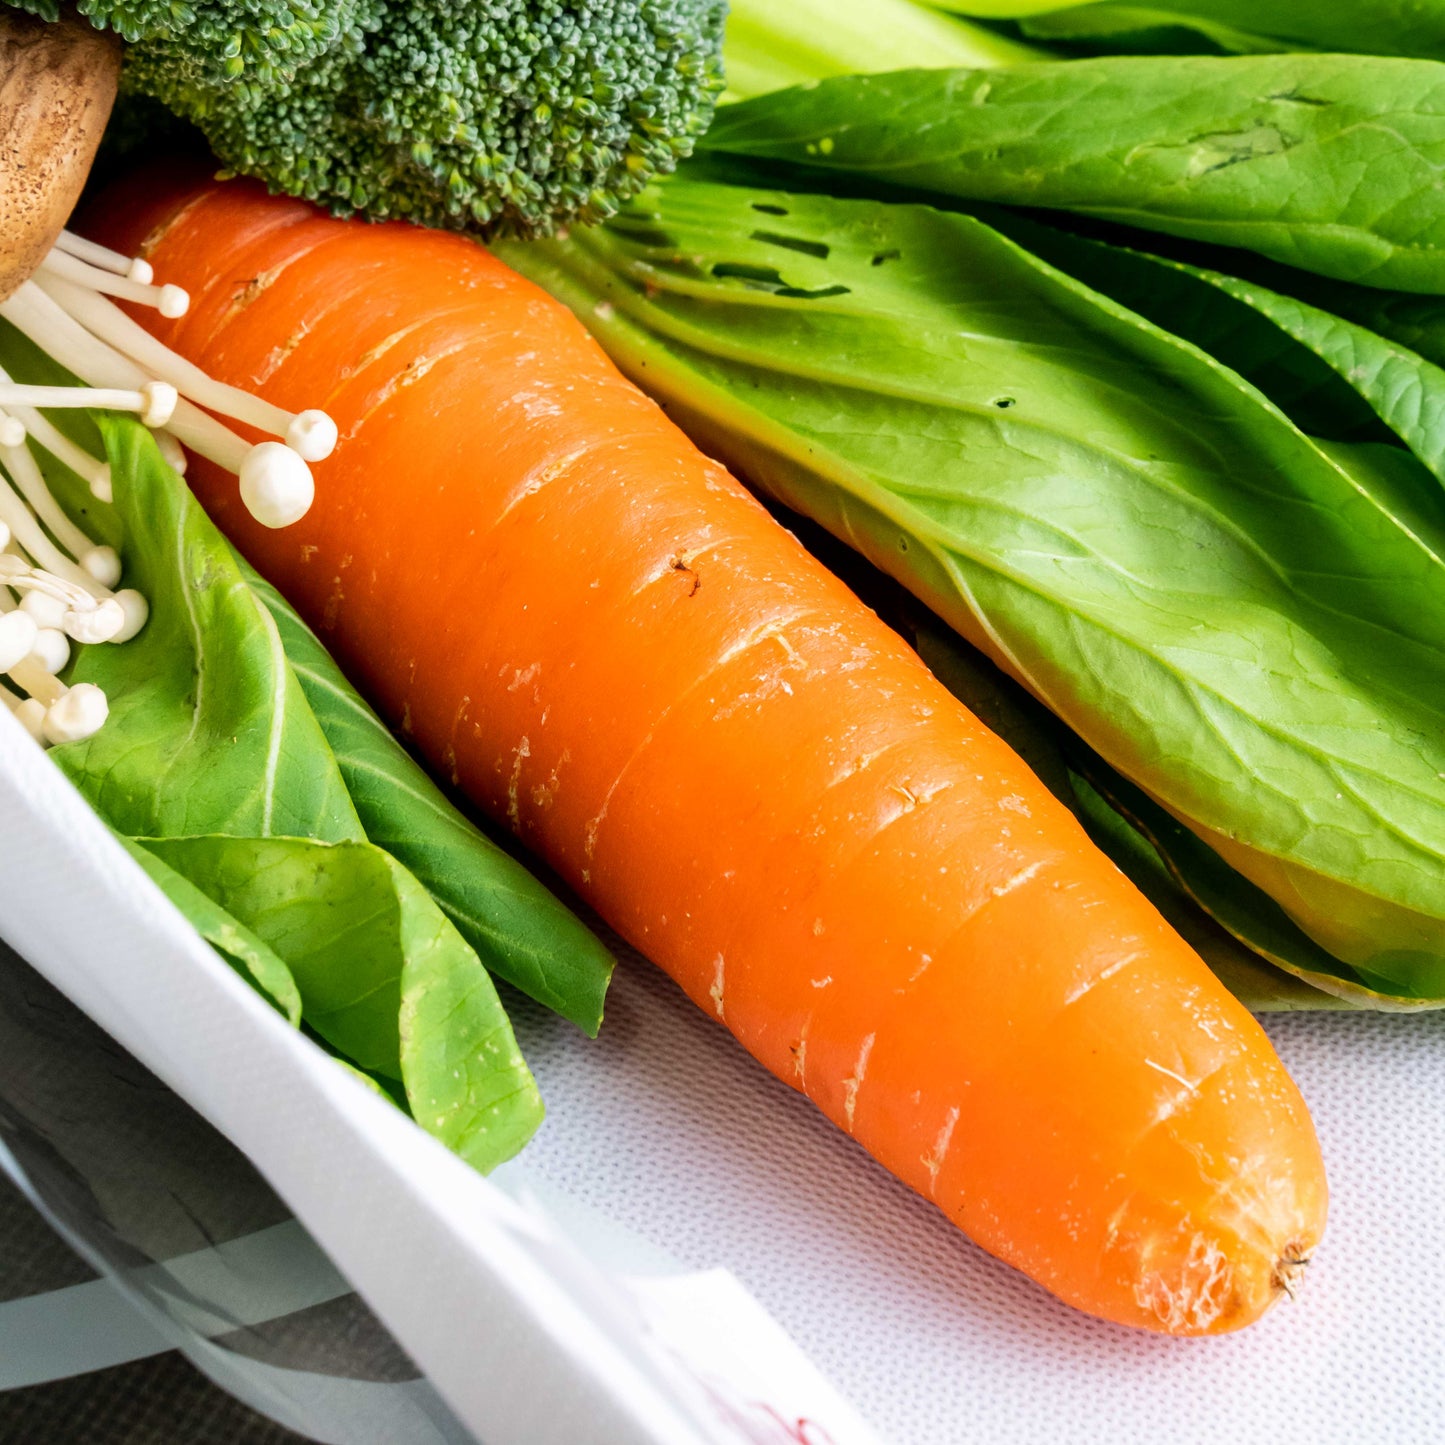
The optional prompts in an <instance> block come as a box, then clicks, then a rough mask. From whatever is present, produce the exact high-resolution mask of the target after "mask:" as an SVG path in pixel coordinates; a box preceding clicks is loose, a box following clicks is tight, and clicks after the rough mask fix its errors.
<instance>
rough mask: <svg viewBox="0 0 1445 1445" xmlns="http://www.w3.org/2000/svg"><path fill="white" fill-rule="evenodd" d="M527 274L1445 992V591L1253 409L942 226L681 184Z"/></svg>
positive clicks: (1364, 494) (1083, 727) (679, 402)
mask: <svg viewBox="0 0 1445 1445" xmlns="http://www.w3.org/2000/svg"><path fill="white" fill-rule="evenodd" d="M504 255H505V256H506V259H508V260H509V261H510V262H512V263H513V264H515V265H517V266H519V267H520V268H521V269H523V270H524V271H526V272H527V273H528V274H530V275H532V276H533V278H534V279H537V280H539V281H541V282H542V284H544V285H546V286H547V287H548V288H549V289H551V290H553V292H554V294H556V295H558V296H559V297H560V298H561V299H563V300H564V301H566V302H568V303H569V304H571V305H572V307H573V309H574V310H576V311H577V312H578V314H579V315H580V316H581V317H582V319H583V320H584V321H585V322H586V323H587V324H588V325H589V326H590V327H591V328H592V330H593V331H594V332H595V333H596V334H597V336H598V337H599V339H601V340H602V342H603V343H604V344H605V345H606V346H607V347H608V348H609V350H610V351H611V352H612V353H613V355H614V357H616V359H618V360H619V361H620V363H621V364H622V366H623V367H624V369H625V370H628V371H630V373H631V374H632V375H633V376H634V377H638V378H642V377H645V380H646V383H647V385H648V387H649V389H650V390H651V391H652V392H653V393H654V394H655V395H657V396H659V397H660V399H662V401H663V402H664V404H665V405H667V407H668V409H669V412H670V413H671V414H672V415H673V416H674V417H675V418H676V419H677V421H678V422H679V424H681V425H682V426H683V427H684V428H685V429H687V430H689V431H690V432H691V434H692V435H693V436H694V438H695V439H696V440H697V441H698V442H699V443H700V444H701V445H702V447H703V448H704V449H705V450H707V451H709V452H710V454H712V455H715V456H719V457H720V458H722V459H723V460H724V461H726V462H728V463H729V464H731V465H732V466H733V467H734V469H735V470H737V471H739V472H740V474H742V475H744V476H746V477H747V478H748V479H750V480H751V481H754V482H756V483H757V484H759V485H760V486H762V487H763V488H764V489H766V490H768V491H770V492H771V493H772V494H773V495H775V496H776V497H778V498H779V499H780V500H781V501H783V502H784V503H785V504H786V505H788V506H790V507H792V508H793V509H794V510H796V511H800V512H802V513H804V514H805V515H808V516H811V517H812V518H814V519H815V520H816V521H818V522H820V523H821V524H822V525H823V526H825V527H826V528H828V530H830V531H832V532H833V533H834V534H835V535H837V536H838V537H840V538H842V539H843V540H845V541H848V542H850V543H851V544H852V545H853V546H855V547H856V548H857V549H858V550H860V551H862V552H863V553H864V555H865V556H867V557H868V558H869V559H870V560H871V561H873V562H874V563H875V564H876V565H877V566H879V567H881V568H882V569H883V570H884V571H886V572H889V573H890V574H892V575H893V576H895V577H896V578H898V580H899V581H901V582H902V583H903V584H904V585H905V586H906V587H908V588H909V589H910V590H911V591H913V592H914V593H915V595H917V596H918V597H920V598H921V599H922V600H923V601H924V602H925V603H926V604H927V605H928V606H929V607H931V608H932V610H933V611H935V612H937V613H938V614H939V615H941V616H942V617H944V618H945V620H946V621H947V622H948V623H949V624H950V625H951V626H953V627H954V628H955V629H956V630H958V631H960V632H962V633H963V635H964V636H965V637H967V638H968V640H969V641H971V642H973V643H974V644H975V645H977V646H980V647H981V648H983V649H984V650H985V651H986V652H987V653H988V654H989V655H990V656H991V657H993V658H994V659H995V660H996V661H998V662H999V663H1000V664H1001V665H1003V666H1004V667H1005V668H1006V669H1007V670H1008V671H1009V672H1011V673H1012V674H1013V675H1014V676H1015V677H1017V678H1018V679H1019V680H1021V681H1022V682H1024V684H1025V685H1026V686H1027V687H1028V688H1029V689H1030V691H1032V692H1033V693H1034V694H1035V695H1036V696H1037V697H1039V698H1040V699H1041V700H1042V701H1043V702H1045V703H1046V704H1047V705H1048V706H1049V708H1050V709H1051V710H1052V711H1053V712H1054V713H1056V714H1057V715H1058V716H1060V717H1061V718H1062V719H1063V720H1064V721H1065V722H1066V723H1067V724H1068V725H1069V726H1070V727H1071V728H1072V729H1073V730H1074V731H1075V732H1077V733H1078V734H1079V735H1080V736H1081V737H1082V738H1083V739H1084V740H1085V741H1086V742H1087V743H1088V744H1089V745H1090V746H1091V747H1092V748H1093V749H1094V750H1095V751H1097V752H1098V753H1099V754H1100V755H1101V756H1103V757H1104V758H1105V759H1106V760H1107V761H1108V763H1109V764H1110V765H1111V766H1113V767H1114V768H1116V769H1117V770H1118V771H1119V772H1120V773H1122V774H1123V775H1124V776H1126V777H1128V778H1130V779H1131V780H1132V781H1133V782H1135V783H1136V784H1137V785H1138V786H1140V787H1141V788H1143V789H1144V791H1145V792H1146V793H1148V794H1149V795H1150V796H1151V797H1153V798H1155V799H1156V800H1158V801H1159V802H1160V803H1161V804H1162V805H1163V806H1165V807H1166V808H1167V809H1168V811H1169V812H1170V813H1172V814H1173V815H1174V816H1175V817H1177V818H1179V819H1181V820H1182V821H1184V822H1185V823H1187V825H1188V826H1189V827H1190V828H1191V829H1192V830H1193V831H1194V832H1195V833H1196V834H1197V835H1198V836H1200V837H1201V838H1203V839H1204V840H1205V841H1206V842H1208V843H1209V845H1210V846H1211V847H1212V848H1213V849H1214V850H1215V851H1216V852H1217V853H1219V854H1220V855H1221V856H1222V857H1223V858H1224V859H1225V860H1226V861H1227V862H1228V863H1229V864H1230V866H1231V867H1232V868H1234V869H1235V870H1236V871H1238V872H1239V873H1241V874H1243V875H1244V876H1245V877H1247V878H1248V879H1250V880H1251V881H1252V882H1253V883H1254V884H1255V885H1256V886H1257V887H1259V888H1260V889H1262V890H1263V891H1264V892H1265V893H1267V894H1268V895H1269V896H1271V897H1272V898H1273V899H1275V901H1276V902H1277V903H1278V904H1279V905H1280V906H1281V907H1282V908H1284V909H1285V910H1286V912H1287V913H1288V915H1289V916H1290V918H1291V919H1292V920H1293V922H1294V923H1295V924H1296V925H1297V926H1298V927H1299V928H1300V929H1302V930H1303V931H1304V932H1305V933H1307V934H1308V935H1309V936H1310V937H1311V938H1312V939H1313V940H1314V942H1315V943H1316V944H1318V945H1319V946H1320V947H1321V948H1323V949H1325V950H1326V951H1327V952H1329V953H1330V954H1332V955H1334V956H1335V957H1336V958H1338V959H1339V960H1340V961H1341V962H1344V963H1347V964H1349V965H1350V966H1351V967H1353V968H1357V969H1361V970H1364V971H1367V972H1368V973H1370V974H1372V975H1374V976H1376V977H1380V978H1387V979H1389V980H1391V982H1392V985H1393V986H1394V987H1395V989H1396V991H1398V992H1401V993H1408V994H1413V995H1417V996H1421V997H1433V996H1437V995H1439V994H1445V716H1442V713H1445V654H1442V640H1445V563H1442V559H1441V557H1440V555H1439V554H1438V553H1437V552H1436V551H1434V550H1433V549H1432V547H1431V546H1430V545H1429V543H1428V542H1427V541H1426V540H1424V539H1422V538H1421V537H1420V536H1418V535H1416V533H1415V532H1413V531H1412V530H1411V528H1410V526H1409V525H1408V524H1407V523H1406V521H1405V520H1404V519H1403V518H1402V517H1400V516H1398V515H1396V513H1395V511H1394V510H1392V506H1391V504H1390V500H1389V499H1388V498H1386V497H1383V496H1381V495H1377V494H1376V493H1375V492H1374V491H1372V490H1371V489H1370V488H1369V487H1367V486H1362V485H1361V481H1360V478H1359V477H1357V476H1356V475H1354V474H1353V472H1352V471H1350V470H1347V469H1346V468H1344V467H1342V466H1341V465H1339V464H1338V462H1337V461H1335V460H1334V459H1332V458H1331V457H1329V456H1327V455H1326V454H1325V453H1324V452H1323V451H1321V450H1320V448H1318V447H1317V446H1315V445H1314V443H1313V442H1312V441H1311V440H1310V439H1309V438H1308V437H1306V436H1305V435H1304V434H1302V433H1301V432H1300V431H1299V430H1298V429H1297V428H1296V427H1294V426H1293V425H1292V424H1291V423H1290V422H1289V420H1288V419H1287V418H1286V417H1285V416H1284V415H1283V414H1282V413H1281V412H1279V411H1278V409H1277V408H1275V407H1274V406H1272V405H1271V404H1270V403H1269V402H1268V401H1267V400H1266V399H1265V398H1264V397H1263V396H1262V395H1261V394H1260V393H1259V392H1258V391H1257V390H1256V389H1255V388H1253V387H1252V386H1250V385H1249V384H1248V383H1247V382H1245V381H1244V380H1243V379H1242V378H1240V377H1239V376H1237V375H1236V374H1234V373H1233V372H1231V371H1229V370H1227V369H1225V368H1223V367H1221V366H1220V365H1219V364H1218V363H1216V362H1214V361H1213V360H1211V359H1210V358H1208V357H1206V356H1204V355H1203V354H1202V353H1200V352H1199V351H1198V350H1197V349H1196V348H1194V347H1192V346H1190V345H1188V344H1187V343H1185V342H1183V341H1181V340H1179V339H1177V338H1175V337H1173V336H1171V335H1169V334H1167V333H1165V332H1162V331H1161V330H1159V329H1158V328H1156V327H1154V326H1152V325H1150V324H1149V323H1148V322H1147V321H1145V320H1144V319H1142V318H1140V317H1138V316H1136V315H1135V314H1133V313H1132V312H1129V311H1126V310H1125V309H1123V308H1121V307H1119V306H1118V305H1117V304H1116V303H1114V302H1112V301H1110V300H1108V299H1107V298H1105V297H1102V296H1099V295H1098V294H1096V293H1094V292H1092V291H1090V290H1088V289H1087V288H1086V287H1084V286H1082V285H1080V284H1079V283H1078V282H1076V281H1074V280H1072V279H1070V278H1068V277H1066V276H1063V275H1062V274H1060V273H1059V272H1057V271H1055V270H1054V269H1053V268H1052V267H1049V266H1048V265H1046V264H1045V263H1043V262H1042V261H1039V260H1038V259H1036V258H1034V257H1032V256H1030V255H1028V254H1027V253H1026V252H1024V251H1022V250H1021V249H1020V248H1019V247H1017V246H1016V245H1014V244H1013V243H1011V242H1009V241H1008V240H1006V239H1005V238H1003V237H1001V236H1000V235H998V234H997V233H996V232H994V231H993V230H991V229H989V228H988V227H987V226H985V225H983V224H981V223H980V222H979V221H977V220H975V219H973V218H971V217H967V216H961V215H954V214H946V213H941V212H938V211H934V210H930V209H928V208H926V207H922V206H913V205H882V204H878V203H874V202H857V201H841V200H837V199H833V198H830V197H826V196H809V195H789V194H786V193H781V192H763V191H756V190H749V189H746V188H743V187H728V186H718V185H710V184H704V183H696V182H690V181H688V180H687V178H686V177H685V175H683V176H679V177H677V178H676V179H675V180H673V181H672V182H670V183H668V184H666V185H663V186H657V187H654V188H653V189H651V190H650V191H648V192H647V193H646V194H645V195H644V196H643V197H642V198H641V199H640V200H639V202H638V203H637V204H636V205H635V206H634V207H632V208H630V209H628V210H626V211H624V213H623V214H622V215H620V216H619V217H618V218H617V219H616V220H615V221H614V222H612V223H609V225H608V226H606V227H603V228H601V229H599V230H596V231H592V232H574V233H573V235H572V237H571V238H570V240H567V241H552V242H544V243H536V244H531V245H522V244H515V245H510V246H507V247H506V248H505V249H504Z"/></svg>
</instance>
